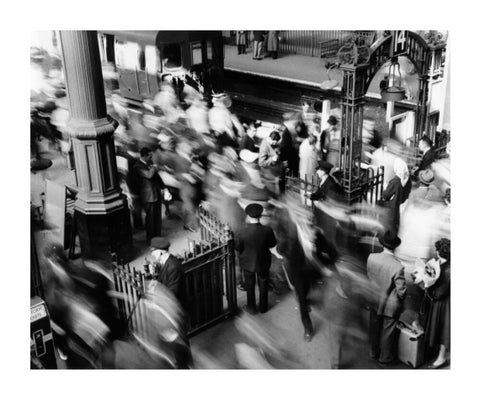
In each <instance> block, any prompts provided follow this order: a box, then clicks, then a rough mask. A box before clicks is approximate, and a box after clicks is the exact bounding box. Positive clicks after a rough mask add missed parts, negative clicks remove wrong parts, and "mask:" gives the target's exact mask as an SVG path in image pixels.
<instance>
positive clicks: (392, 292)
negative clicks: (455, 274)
mask: <svg viewBox="0 0 480 399" xmlns="http://www.w3.org/2000/svg"><path fill="white" fill-rule="evenodd" d="M380 243H381V244H382V245H383V248H384V249H383V252H381V253H375V254H371V255H370V256H369V257H368V260H367V274H368V278H369V280H370V281H371V283H372V286H373V287H372V289H373V290H374V291H376V293H377V296H376V301H375V303H374V304H372V306H371V309H370V358H372V359H378V361H379V363H380V364H389V363H392V362H393V361H394V360H395V356H396V346H397V342H398V331H397V328H396V327H397V322H398V318H399V316H400V313H401V311H402V309H403V302H404V300H405V297H406V294H407V284H406V281H405V271H404V267H403V265H402V264H401V263H400V261H399V260H398V259H397V258H396V257H395V255H394V251H395V248H397V247H398V246H399V245H400V243H401V240H400V238H398V237H397V236H396V234H395V233H393V232H391V231H387V232H386V233H385V234H384V235H383V236H382V237H381V238H380Z"/></svg>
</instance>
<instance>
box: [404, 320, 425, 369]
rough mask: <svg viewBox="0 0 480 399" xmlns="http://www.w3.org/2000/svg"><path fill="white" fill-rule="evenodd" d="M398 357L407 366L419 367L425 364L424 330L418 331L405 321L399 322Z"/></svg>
mask: <svg viewBox="0 0 480 399" xmlns="http://www.w3.org/2000/svg"><path fill="white" fill-rule="evenodd" d="M397 327H398V329H399V330H400V335H399V338H398V359H399V360H400V361H401V362H402V363H405V364H406V365H407V366H410V367H412V368H417V367H419V366H421V365H422V364H423V355H424V336H425V334H424V333H423V331H417V330H415V329H413V328H411V327H409V326H407V325H405V324H403V323H399V324H398V326H397Z"/></svg>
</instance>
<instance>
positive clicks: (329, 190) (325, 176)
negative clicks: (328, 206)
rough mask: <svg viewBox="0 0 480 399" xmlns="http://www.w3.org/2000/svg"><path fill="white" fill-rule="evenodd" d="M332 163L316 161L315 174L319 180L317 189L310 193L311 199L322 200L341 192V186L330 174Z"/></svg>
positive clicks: (334, 196) (336, 195)
mask: <svg viewBox="0 0 480 399" xmlns="http://www.w3.org/2000/svg"><path fill="white" fill-rule="evenodd" d="M332 168H333V165H332V164H331V163H329V162H325V161H318V165H317V176H318V178H319V180H320V184H319V186H318V189H317V191H315V192H314V193H312V194H311V195H310V199H311V200H312V201H324V200H326V199H327V198H332V197H333V198H337V197H338V195H340V193H341V188H340V187H339V185H338V184H337V183H336V181H335V180H334V179H333V177H332V176H330V174H329V173H330V171H331V170H332Z"/></svg>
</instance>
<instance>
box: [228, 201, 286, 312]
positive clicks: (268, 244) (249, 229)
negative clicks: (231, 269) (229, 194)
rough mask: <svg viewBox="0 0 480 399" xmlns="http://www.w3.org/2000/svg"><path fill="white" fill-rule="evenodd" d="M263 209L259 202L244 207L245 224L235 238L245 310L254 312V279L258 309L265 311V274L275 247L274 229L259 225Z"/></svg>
mask: <svg viewBox="0 0 480 399" xmlns="http://www.w3.org/2000/svg"><path fill="white" fill-rule="evenodd" d="M262 212H263V207H262V206H261V205H260V204H258V203H252V204H249V205H248V206H247V207H246V208H245V213H246V214H247V217H246V224H245V226H244V227H243V228H242V229H240V231H239V232H238V234H237V236H236V238H235V249H236V250H237V251H238V252H239V259H240V267H241V268H242V270H243V273H244V277H245V290H246V291H247V305H246V306H244V310H245V311H246V312H248V313H250V314H254V313H256V302H255V278H257V281H258V287H259V290H260V303H259V310H260V312H261V313H265V312H266V311H267V310H268V272H269V269H270V265H271V255H270V248H273V247H274V246H275V245H276V244H277V240H276V239H275V235H274V234H273V230H272V228H271V227H269V226H264V225H262V224H261V223H260V218H261V216H262Z"/></svg>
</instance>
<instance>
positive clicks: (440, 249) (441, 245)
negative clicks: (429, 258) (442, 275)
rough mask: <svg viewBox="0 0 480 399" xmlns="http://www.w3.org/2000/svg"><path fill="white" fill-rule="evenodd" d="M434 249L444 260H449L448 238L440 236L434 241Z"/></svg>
mask: <svg viewBox="0 0 480 399" xmlns="http://www.w3.org/2000/svg"><path fill="white" fill-rule="evenodd" d="M435 249H436V250H437V255H438V256H439V257H440V258H442V259H445V260H446V261H450V240H449V239H447V238H441V239H440V240H438V241H437V242H436V243H435Z"/></svg>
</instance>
